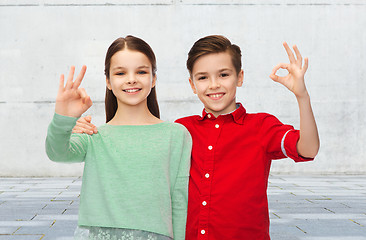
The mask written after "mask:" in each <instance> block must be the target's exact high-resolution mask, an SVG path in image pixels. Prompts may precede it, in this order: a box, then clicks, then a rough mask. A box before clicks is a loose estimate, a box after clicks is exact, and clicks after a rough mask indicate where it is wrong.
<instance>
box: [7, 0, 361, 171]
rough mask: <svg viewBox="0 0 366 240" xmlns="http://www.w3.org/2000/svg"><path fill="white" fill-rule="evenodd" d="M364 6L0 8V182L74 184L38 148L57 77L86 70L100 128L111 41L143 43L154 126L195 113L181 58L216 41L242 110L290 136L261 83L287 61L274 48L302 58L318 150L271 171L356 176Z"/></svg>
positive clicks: (273, 91)
mask: <svg viewBox="0 0 366 240" xmlns="http://www.w3.org/2000/svg"><path fill="white" fill-rule="evenodd" d="M365 13H366V1H365V0H353V1H352V0H302V1H301V0H295V1H292V0H291V1H290V0H274V1H269V0H256V1H254V0H227V1H219V0H151V1H147V0H124V1H122V0H121V1H117V0H110V1H99V0H98V1H97V0H76V1H66V0H39V1H36V0H9V1H7V0H1V1H0V30H1V33H0V43H1V44H0V176H14V177H18V176H77V175H81V174H82V168H83V164H60V163H54V162H51V161H50V160H48V158H47V156H46V154H45V150H44V142H45V137H46V131H47V127H48V124H49V122H50V121H51V118H52V115H53V111H54V101H55V97H56V92H57V87H58V80H59V76H60V74H61V73H68V70H69V68H70V66H71V65H75V66H76V68H77V71H78V70H80V68H81V66H82V65H83V64H85V65H87V66H88V70H87V74H86V76H85V79H84V82H83V84H82V85H83V87H84V88H85V89H86V91H87V92H88V94H89V95H90V96H91V97H92V100H93V102H94V105H93V106H92V108H91V109H90V110H88V112H87V114H91V115H92V116H93V122H94V123H95V124H96V125H100V124H103V123H104V118H105V116H104V93H105V76H104V75H103V70H104V57H105V53H106V50H107V48H108V46H109V45H110V44H111V43H112V41H113V40H115V39H116V38H117V37H120V36H126V35H129V34H132V35H135V36H138V37H141V38H143V39H144V40H146V41H147V42H148V43H149V44H150V45H151V47H152V48H153V49H154V51H155V53H156V55H157V60H158V72H157V73H158V85H157V91H158V98H159V102H160V107H161V112H162V119H163V120H167V121H174V120H175V119H176V118H178V117H182V116H186V115H192V114H200V113H201V111H202V108H203V106H202V104H201V103H200V102H199V100H198V98H197V97H196V95H194V94H193V93H192V91H191V89H190V86H189V83H188V72H187V70H186V68H185V61H186V57H187V53H188V51H189V49H190V47H191V46H192V44H193V43H194V42H195V41H196V40H197V39H199V38H201V37H203V36H206V35H211V34H221V35H225V36H227V37H228V38H229V39H230V40H231V41H232V42H233V43H235V44H237V45H239V46H240V47H241V49H242V51H243V69H244V71H245V79H244V85H243V87H242V88H240V89H238V93H237V99H238V101H240V102H242V103H243V104H244V106H245V107H246V108H247V111H248V112H268V113H271V114H274V115H276V116H277V117H278V118H279V119H280V120H281V121H282V122H285V123H288V124H291V125H294V126H295V127H297V128H298V127H299V116H298V107H297V102H296V99H295V97H294V96H293V94H292V93H291V92H289V91H288V90H287V89H285V87H283V86H281V85H279V84H276V83H274V82H273V81H272V80H270V78H269V77H268V76H269V74H270V72H271V70H272V68H273V67H274V66H275V65H276V64H277V63H279V62H284V61H287V55H286V52H285V51H284V49H283V47H282V42H283V41H287V42H288V43H289V44H290V45H293V44H297V45H298V47H299V49H300V51H301V52H302V54H303V56H307V57H308V58H309V69H308V72H307V74H306V79H305V80H306V82H307V87H308V90H309V93H310V96H311V100H312V104H313V110H314V113H315V116H316V120H317V124H318V128H319V134H320V139H321V149H320V152H319V154H318V156H317V158H316V160H315V161H313V162H311V163H297V164H296V163H294V162H293V161H292V160H289V159H285V160H276V161H274V162H273V164H272V172H276V173H277V172H278V173H294V174H301V173H307V174H312V173H316V174H319V173H320V174H332V173H346V174H355V173H366V163H365V160H364V156H365V153H366V126H365V125H366V120H365V117H366V97H365V92H366V79H365V77H366V76H365V72H366V67H365V63H366V59H365V55H366V31H365V29H366V14H365Z"/></svg>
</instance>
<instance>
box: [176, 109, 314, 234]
mask: <svg viewBox="0 0 366 240" xmlns="http://www.w3.org/2000/svg"><path fill="white" fill-rule="evenodd" d="M176 122H178V123H180V124H183V125H184V126H185V127H186V128H187V129H188V131H189V132H190V133H191V135H192V139H193V148H192V162H191V171H190V180H189V199H188V216H187V229H186V239H187V240H196V239H197V240H198V239H199V240H201V239H202V240H203V239H207V240H223V239H224V240H231V239H233V240H234V239H237V240H245V239H249V240H253V239H255V240H262V239H270V237H269V216H268V201H267V193H266V192H267V183H268V175H269V170H270V167H271V160H272V159H280V158H286V157H290V158H292V159H294V160H295V161H296V162H301V161H308V160H311V159H305V158H302V157H301V156H299V154H298V153H297V149H296V143H297V141H298V139H299V131H298V130H294V128H293V127H292V126H289V125H284V124H282V123H281V122H280V121H279V120H278V119H277V118H276V117H274V116H272V115H269V114H266V113H258V114H248V113H246V110H245V109H244V107H243V106H242V105H241V104H240V106H239V108H238V109H236V110H235V111H234V112H233V113H231V114H226V115H220V116H219V117H217V118H215V117H214V116H213V115H212V114H210V113H207V112H206V111H205V110H204V111H203V113H202V117H201V116H198V115H195V116H190V117H185V118H181V119H178V120H177V121H176Z"/></svg>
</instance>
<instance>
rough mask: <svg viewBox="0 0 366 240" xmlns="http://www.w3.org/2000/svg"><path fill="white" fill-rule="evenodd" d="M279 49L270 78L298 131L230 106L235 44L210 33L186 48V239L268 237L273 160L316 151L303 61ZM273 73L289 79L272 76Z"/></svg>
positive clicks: (236, 67) (237, 61) (235, 81)
mask: <svg viewBox="0 0 366 240" xmlns="http://www.w3.org/2000/svg"><path fill="white" fill-rule="evenodd" d="M284 47H285V49H286V51H287V54H288V56H289V60H290V63H289V64H284V63H281V64H278V65H277V66H276V67H275V68H274V69H273V71H272V73H271V75H270V78H271V79H273V80H274V81H277V82H280V83H281V84H283V85H284V86H286V87H287V88H288V89H289V90H290V91H292V92H293V93H294V94H295V96H296V99H297V101H298V104H299V110H300V131H298V130H294V129H293V127H292V126H289V125H283V124H282V123H281V122H280V121H279V120H277V118H275V117H274V116H272V115H269V114H266V113H259V114H248V113H246V111H245V109H244V107H243V106H242V105H241V104H240V103H236V88H237V87H240V86H242V84H243V70H242V69H241V51H240V48H239V47H238V46H236V45H233V44H231V42H230V41H229V40H228V39H226V38H225V37H223V36H216V35H215V36H207V37H204V38H201V39H199V40H198V41H197V42H196V43H195V44H194V45H193V47H192V48H191V50H190V52H189V54H188V60H187V68H188V71H189V73H190V78H189V82H190V84H191V87H192V90H193V92H194V93H195V94H197V96H198V97H199V99H200V100H201V102H202V103H203V104H204V110H203V113H202V116H198V115H195V116H190V117H185V118H181V119H178V120H177V121H176V122H178V123H181V124H183V125H184V126H185V127H186V128H187V129H188V130H189V132H190V133H191V135H192V140H193V148H192V158H191V170H190V175H191V176H190V182H189V200H188V217H187V228H186V239H187V240H196V239H210V240H222V239H225V240H227V239H235V240H236V239H237V240H242V239H250V240H252V239H255V240H257V239H270V236H269V216H268V201H267V194H266V191H267V182H268V175H269V170H270V166H271V160H272V159H280V158H285V157H290V158H292V159H294V160H295V161H296V162H302V161H308V160H312V159H313V158H314V157H315V155H316V154H317V152H318V149H319V138H318V132H317V127H316V123H315V119H314V116H313V113H312V109H311V104H310V98H309V95H308V92H307V90H306V87H305V83H304V75H305V72H306V70H307V66H308V60H307V58H305V59H304V65H302V57H301V55H300V52H299V51H298V49H297V47H296V46H294V51H295V54H296V58H295V56H294V54H293V53H292V51H291V49H290V48H289V47H288V45H287V44H286V43H284ZM279 68H284V69H287V70H288V72H289V74H288V75H287V76H285V77H279V76H276V75H275V74H276V72H277V70H278V69H279ZM81 121H82V120H81ZM82 122H86V124H88V123H87V121H85V120H84V121H82ZM81 124H82V123H80V127H81ZM83 129H85V130H83ZM81 130H82V131H86V130H87V129H86V128H81Z"/></svg>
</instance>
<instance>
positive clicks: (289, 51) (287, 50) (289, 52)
mask: <svg viewBox="0 0 366 240" xmlns="http://www.w3.org/2000/svg"><path fill="white" fill-rule="evenodd" d="M283 46H284V47H285V49H286V52H287V55H288V58H289V59H290V63H294V62H295V61H296V59H295V56H294V54H293V52H292V51H291V49H290V47H289V46H288V45H287V42H283Z"/></svg>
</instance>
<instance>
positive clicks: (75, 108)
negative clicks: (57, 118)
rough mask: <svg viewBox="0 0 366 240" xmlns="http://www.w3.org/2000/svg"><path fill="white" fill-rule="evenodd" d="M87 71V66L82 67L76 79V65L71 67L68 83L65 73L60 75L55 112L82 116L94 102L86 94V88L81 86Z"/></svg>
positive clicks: (70, 115)
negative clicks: (65, 79)
mask: <svg viewBox="0 0 366 240" xmlns="http://www.w3.org/2000/svg"><path fill="white" fill-rule="evenodd" d="M85 72H86V66H83V67H82V68H81V71H80V73H79V75H78V76H77V77H76V79H75V81H74V80H73V78H74V73H75V67H74V66H72V67H71V68H70V73H69V76H68V77H67V81H66V85H65V84H64V78H65V77H64V75H63V74H62V75H61V77H60V85H59V88H58V93H57V97H56V107H55V112H56V113H57V114H60V115H63V116H69V117H80V116H81V114H83V113H84V112H85V111H86V110H88V108H90V107H91V105H92V104H93V103H92V101H91V99H90V97H89V96H88V95H87V94H86V91H85V89H84V88H79V86H80V84H81V81H82V80H83V77H84V75H85Z"/></svg>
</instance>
